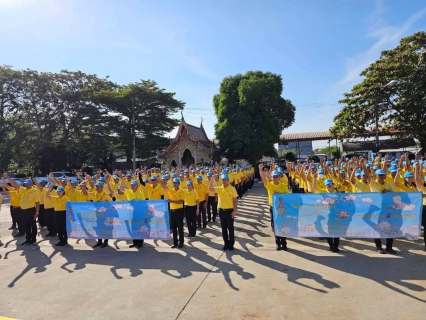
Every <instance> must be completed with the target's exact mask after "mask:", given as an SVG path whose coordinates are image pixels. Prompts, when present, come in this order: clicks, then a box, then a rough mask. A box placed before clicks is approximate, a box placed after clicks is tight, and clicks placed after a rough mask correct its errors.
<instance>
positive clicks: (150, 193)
mask: <svg viewBox="0 0 426 320" xmlns="http://www.w3.org/2000/svg"><path fill="white" fill-rule="evenodd" d="M145 190H146V195H145V196H146V197H147V199H148V200H162V199H164V188H163V187H162V186H161V185H160V184H159V183H158V180H157V176H156V175H154V176H151V183H147V184H145Z"/></svg>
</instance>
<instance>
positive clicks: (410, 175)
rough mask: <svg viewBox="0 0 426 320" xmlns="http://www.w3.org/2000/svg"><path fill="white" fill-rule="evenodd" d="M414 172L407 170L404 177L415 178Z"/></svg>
mask: <svg viewBox="0 0 426 320" xmlns="http://www.w3.org/2000/svg"><path fill="white" fill-rule="evenodd" d="M413 177H414V174H413V173H412V172H406V173H404V178H413Z"/></svg>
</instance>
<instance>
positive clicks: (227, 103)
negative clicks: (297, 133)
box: [213, 71, 295, 163]
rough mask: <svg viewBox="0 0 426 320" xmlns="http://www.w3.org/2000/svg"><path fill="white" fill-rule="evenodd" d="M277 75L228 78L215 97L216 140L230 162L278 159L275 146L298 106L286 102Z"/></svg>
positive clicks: (280, 79)
mask: <svg viewBox="0 0 426 320" xmlns="http://www.w3.org/2000/svg"><path fill="white" fill-rule="evenodd" d="M282 92H283V83H282V78H281V76H280V75H278V74H273V73H270V72H261V71H249V72H247V73H246V74H244V75H241V74H237V75H235V76H230V77H226V78H225V79H223V81H222V83H221V84H220V89H219V93H218V94H216V95H215V96H214V97H213V106H214V110H215V114H216V117H217V123H216V124H215V133H216V138H217V139H219V144H220V148H221V150H222V152H223V154H224V156H226V157H227V158H228V159H239V158H241V159H247V160H248V161H250V162H251V163H255V162H256V161H258V160H260V159H261V158H262V156H276V154H277V153H276V150H275V148H274V144H275V143H277V142H278V141H279V139H280V134H281V132H282V131H283V130H284V129H285V128H287V127H289V126H290V125H291V124H292V123H293V121H294V114H295V107H294V106H293V104H292V103H291V101H290V100H288V99H284V98H283V97H282V96H281V95H282Z"/></svg>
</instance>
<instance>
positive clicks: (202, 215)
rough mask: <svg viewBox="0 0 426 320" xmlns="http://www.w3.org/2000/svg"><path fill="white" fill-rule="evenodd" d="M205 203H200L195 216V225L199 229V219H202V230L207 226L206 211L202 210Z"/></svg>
mask: <svg viewBox="0 0 426 320" xmlns="http://www.w3.org/2000/svg"><path fill="white" fill-rule="evenodd" d="M205 203H206V201H205V200H204V201H201V202H200V213H199V215H198V216H197V224H198V227H200V228H201V218H203V228H205V227H206V225H207V216H206V209H205V208H204V204H205Z"/></svg>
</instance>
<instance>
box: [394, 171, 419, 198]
mask: <svg viewBox="0 0 426 320" xmlns="http://www.w3.org/2000/svg"><path fill="white" fill-rule="evenodd" d="M400 173H401V168H398V171H397V172H396V177H395V180H394V182H395V185H396V188H397V189H396V190H397V191H402V192H413V191H417V186H416V183H415V182H414V173H412V172H405V173H404V182H403V183H401V182H400V181H399V179H398V177H399V175H400Z"/></svg>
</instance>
